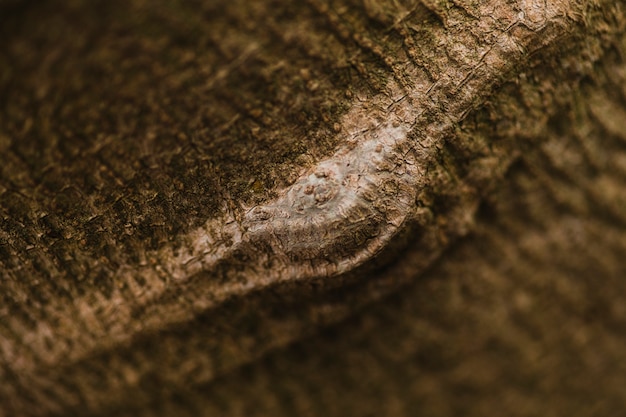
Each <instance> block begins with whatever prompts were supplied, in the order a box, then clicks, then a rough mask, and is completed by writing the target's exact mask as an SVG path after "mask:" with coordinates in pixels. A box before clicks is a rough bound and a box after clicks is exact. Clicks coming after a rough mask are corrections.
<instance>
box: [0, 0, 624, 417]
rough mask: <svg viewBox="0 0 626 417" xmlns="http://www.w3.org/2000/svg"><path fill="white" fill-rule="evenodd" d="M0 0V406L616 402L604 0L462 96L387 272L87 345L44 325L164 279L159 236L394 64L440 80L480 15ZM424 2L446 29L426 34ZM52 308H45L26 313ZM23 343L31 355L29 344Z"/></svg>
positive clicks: (619, 66) (379, 86)
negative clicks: (132, 273) (479, 90)
mask: <svg viewBox="0 0 626 417" xmlns="http://www.w3.org/2000/svg"><path fill="white" fill-rule="evenodd" d="M0 8H2V9H0V10H2V12H3V13H2V17H0V19H2V21H3V24H2V29H0V30H1V31H2V32H1V33H2V34H1V36H2V40H3V42H2V46H1V47H0V63H1V68H2V70H1V71H2V72H0V152H2V164H1V166H0V214H1V219H0V220H1V222H2V223H1V224H0V263H1V264H0V265H1V267H0V268H1V272H2V282H1V283H0V289H1V290H2V294H1V295H0V297H2V298H0V300H1V304H0V337H1V338H2V340H1V342H3V343H2V349H3V350H2V352H0V380H1V381H2V384H1V385H2V387H1V388H0V403H2V404H6V407H5V410H6V411H5V410H2V411H5V413H6V414H7V415H12V414H15V413H17V414H22V413H29V414H46V413H47V412H56V413H59V414H67V413H68V412H69V413H72V412H73V413H76V414H102V415H108V414H111V413H113V412H116V413H123V412H128V413H129V414H138V413H141V412H143V413H145V414H146V415H152V414H161V415H168V414H173V413H176V414H184V413H188V414H190V415H195V414H204V415H223V414H226V415H255V414H256V415H293V414H298V415H300V414H303V415H324V414H331V415H369V414H382V415H415V414H425V415H449V414H454V413H464V414H469V415H489V414H492V413H493V412H492V410H494V409H498V410H505V411H506V414H510V415H536V414H546V415H562V414H575V415H594V414H601V415H611V412H612V411H614V410H622V409H624V406H625V405H626V404H624V403H625V402H626V400H625V397H624V394H623V390H622V389H621V387H622V386H624V385H626V381H625V379H626V377H625V375H626V369H625V364H624V362H625V360H626V359H624V358H625V357H626V356H624V353H623V352H624V351H626V350H625V349H626V346H625V345H626V342H625V341H624V340H623V337H622V333H623V330H624V324H625V323H624V321H625V320H626V312H625V311H624V309H623V307H622V305H623V302H622V300H623V299H624V296H625V295H626V288H624V280H623V277H624V276H625V275H626V274H625V272H626V271H625V267H624V266H623V265H624V262H623V260H622V258H623V256H624V254H626V247H625V244H624V238H623V235H624V232H625V231H626V230H625V229H626V218H625V214H624V213H625V212H626V209H624V207H626V195H625V191H624V190H625V187H624V185H623V184H624V179H625V178H624V177H626V166H625V162H624V161H625V160H626V155H625V154H624V150H625V149H626V146H624V144H625V141H626V139H625V137H624V131H625V130H626V129H624V127H625V126H624V120H626V117H625V111H624V108H625V102H626V100H625V96H626V92H625V89H624V85H626V80H625V78H626V77H625V75H624V74H625V73H626V70H624V64H623V61H622V56H623V54H624V52H625V51H626V46H625V45H624V40H623V37H619V36H618V34H619V33H621V32H620V31H622V30H623V22H622V21H623V11H622V10H621V9H620V6H619V5H617V6H615V5H613V6H606V7H605V8H604V9H603V8H600V7H598V8H595V7H592V6H590V5H588V6H586V7H583V6H581V5H578V4H572V5H571V11H572V14H574V12H577V13H583V14H584V19H581V18H575V17H569V16H565V17H564V18H563V19H564V20H563V22H562V24H563V26H566V27H568V30H567V31H564V32H563V37H564V38H563V40H560V41H558V40H557V41H554V42H552V43H551V45H549V49H548V50H543V51H542V50H539V51H536V52H537V53H536V54H534V55H532V56H528V57H526V59H525V60H524V61H523V62H521V63H520V64H519V65H511V66H504V67H503V68H502V74H501V77H502V79H501V80H500V81H498V82H496V83H495V85H492V84H490V85H489V88H490V89H492V90H493V91H491V90H489V91H487V92H485V93H484V96H480V97H481V98H480V100H478V99H477V102H476V103H474V104H475V107H480V108H477V109H474V108H473V106H468V108H467V109H466V110H467V115H466V117H465V121H464V122H463V124H461V125H459V126H457V128H456V129H455V130H454V131H452V132H449V133H447V136H446V139H447V141H446V143H445V144H442V145H441V149H439V152H438V153H437V158H436V159H435V160H433V161H429V163H430V165H429V166H428V168H429V170H431V172H432V175H430V177H429V178H430V179H431V180H432V181H431V183H429V187H430V189H425V190H424V191H423V193H422V194H420V198H421V199H422V200H423V201H421V202H420V204H426V205H427V206H428V210H431V211H432V212H433V214H432V219H431V220H429V221H431V222H432V223H434V224H437V228H436V229H428V231H427V232H425V231H424V230H426V229H421V228H420V227H419V225H418V226H417V227H416V229H415V230H413V232H414V234H408V235H406V236H404V237H403V239H405V240H406V242H404V243H406V244H408V245H409V249H407V250H406V252H404V253H402V254H397V253H393V254H392V255H389V256H388V257H385V260H386V261H390V260H393V262H391V265H390V266H388V267H386V268H382V269H381V268H380V267H376V265H379V264H380V263H382V261H380V262H378V263H376V264H375V265H374V266H372V265H370V266H366V267H364V268H363V269H361V270H358V271H356V272H355V273H353V274H352V275H351V276H348V277H344V279H343V280H338V281H337V283H331V284H325V283H323V282H312V283H304V284H293V285H287V286H285V287H282V288H271V289H269V290H264V291H262V292H260V293H258V294H252V295H250V296H248V297H247V298H245V299H243V300H231V301H230V302H228V303H225V304H224V305H222V306H221V307H219V308H217V309H215V310H211V311H207V312H204V313H202V314H201V315H200V316H198V317H197V318H195V319H194V320H192V321H190V322H187V323H182V324H178V325H174V326H164V327H163V328H159V329H157V331H150V332H147V333H141V332H139V333H138V334H136V335H133V337H132V338H130V339H129V340H128V341H127V342H125V343H123V344H120V345H114V347H113V348H111V346H109V345H107V344H106V341H101V342H100V341H98V338H99V337H103V338H106V335H107V331H109V328H108V327H107V326H110V327H111V328H114V326H115V323H103V322H100V323H98V322H97V320H95V321H93V322H88V321H81V320H77V321H76V323H75V325H72V326H71V328H67V327H66V326H67V324H66V323H67V318H68V317H70V318H71V317H72V314H73V313H72V311H73V310H72V303H73V300H75V299H76V297H78V296H85V297H93V299H94V300H96V301H97V302H98V303H100V304H98V305H106V299H107V298H108V297H110V294H111V293H112V292H113V291H114V290H116V289H120V291H122V292H123V293H124V294H125V295H126V297H127V298H128V299H129V300H131V299H132V298H133V297H134V295H135V294H133V292H132V291H131V290H128V289H125V288H123V286H124V285H125V284H124V282H123V281H121V280H120V279H119V275H118V271H119V270H120V268H121V266H123V265H131V266H137V265H146V264H147V265H149V267H150V268H152V264H153V263H158V262H163V260H154V259H152V258H151V257H152V256H153V254H154V252H155V250H156V249H158V248H161V247H163V246H165V245H168V244H172V245H174V246H175V247H177V246H184V245H185V244H186V243H187V242H185V241H184V238H183V237H184V233H186V232H188V231H189V230H191V229H193V228H194V227H196V226H198V225H201V224H202V223H204V222H205V221H206V220H208V219H210V218H214V217H218V216H219V215H220V214H221V213H222V212H223V211H224V210H225V208H224V207H225V206H227V207H228V206H233V207H232V208H233V210H234V211H237V210H240V209H238V206H240V205H250V204H254V203H258V202H261V201H265V200H267V199H269V198H271V197H272V196H273V193H274V192H275V191H276V189H278V188H280V187H281V186H283V185H285V184H288V183H289V182H290V181H293V179H294V177H295V176H297V171H298V170H299V169H300V167H302V166H307V165H311V164H312V163H314V162H315V161H317V160H319V159H320V158H322V157H324V156H327V155H329V154H330V153H332V151H333V149H334V148H335V147H336V146H337V145H338V143H337V141H338V138H339V136H338V135H337V134H336V133H337V132H335V131H334V129H335V126H336V124H337V121H338V120H340V117H341V115H342V114H344V113H345V112H346V111H347V105H348V103H349V102H351V101H352V100H353V99H354V97H361V96H362V97H363V99H366V98H369V97H371V96H372V95H374V94H376V93H378V92H380V91H383V90H384V88H385V84H386V83H387V82H388V81H389V80H390V79H393V80H396V81H397V82H398V83H399V84H400V85H402V86H403V88H405V89H410V88H411V85H412V82H413V81H414V80H411V79H409V78H407V77H406V74H404V73H403V72H402V71H403V70H402V68H403V67H402V63H401V62H400V58H399V57H400V56H403V57H406V56H408V57H409V58H410V60H411V62H412V63H413V65H415V66H417V67H418V68H419V69H420V70H421V71H422V72H423V73H424V76H425V77H431V79H432V80H433V81H436V79H437V77H442V74H443V75H446V74H447V72H446V71H448V69H449V68H451V67H447V66H452V67H454V65H458V66H462V65H463V59H462V58H463V57H462V54H461V55H460V56H456V55H454V54H453V52H454V50H455V45H456V44H454V43H451V41H450V39H455V38H454V37H453V36H452V35H451V34H454V33H457V32H462V31H463V30H466V29H468V28H471V27H472V23H471V22H473V20H472V19H477V17H476V16H474V13H476V10H477V9H478V6H476V5H472V4H470V2H454V4H452V3H451V4H447V5H444V6H441V5H437V4H431V2H423V4H418V5H413V4H408V2H407V4H404V3H403V2H356V1H336V2H321V1H315V0H311V1H309V2H306V3H305V2H291V3H290V2H279V1H277V2H272V1H264V2H258V3H257V2H252V3H251V2H246V1H228V2H226V1H213V2H200V1H197V2H173V1H159V2H150V3H149V4H148V3H144V2H140V1H137V2H95V3H89V4H88V5H87V4H83V3H82V2H78V1H76V2H63V4H61V3H59V2H55V1H52V0H51V1H47V2H45V3H42V4H37V6H34V4H33V3H32V2H4V3H2V2H0ZM450 13H457V14H464V15H465V16H466V19H467V22H468V23H467V25H466V26H462V27H453V28H449V27H447V26H448V22H449V20H448V19H449V17H450V16H451V15H450ZM398 21H402V22H403V24H401V25H398V24H397V22H398ZM582 22H586V24H587V25H588V27H587V28H585V29H584V30H583V29H582ZM514 29H516V30H517V29H519V30H520V31H524V30H528V31H530V29H528V28H526V29H524V28H514ZM553 29H554V28H551V27H549V28H547V29H546V30H545V34H544V35H542V36H544V37H545V38H546V39H548V38H549V37H550V36H551V32H550V31H551V30H553ZM554 30H556V29H554ZM468 33H469V32H468ZM541 33H544V32H541ZM444 34H446V35H449V36H450V37H449V38H445V39H444V38H443V35H444ZM470 35H471V33H470V34H469V35H468V37H471V36H470ZM539 38H540V39H542V37H541V36H540V37H539ZM618 39H619V40H618ZM446 41H447V42H448V43H446ZM483 41H486V40H482V39H479V40H477V41H476V42H477V43H479V44H480V43H481V42H483ZM468 43H470V44H471V42H469V41H468ZM398 51H402V53H398ZM607 51H608V52H607ZM403 54H404V55H403ZM603 54H606V56H605V57H604V58H602V60H601V61H599V62H596V60H598V58H599V57H600V56H601V55H603ZM594 65H595V66H594ZM476 74H477V77H478V78H480V74H481V73H480V71H479V70H477V72H476ZM565 80H567V81H565ZM470 81H471V79H470ZM441 97H444V98H445V99H447V100H448V101H445V100H443V101H442V102H441V103H442V108H441V109H439V110H438V111H437V112H435V114H433V115H432V118H433V120H434V121H437V120H439V119H438V118H439V117H441V115H442V114H445V113H446V111H448V110H449V108H454V105H455V103H456V102H455V101H454V99H456V98H455V95H454V91H443V92H442V93H441V96H438V97H437V98H438V99H439V98H441ZM458 100H459V102H461V101H462V100H461V98H458ZM485 101H486V102H485ZM464 103H467V100H466V101H464ZM446 106H447V107H446ZM418 135H419V132H417V133H416V136H418ZM416 140H418V139H416ZM513 160H516V161H517V162H515V163H514V164H513V165H512V166H510V167H509V165H510V163H511V161H513ZM503 176H506V178H505V180H504V181H502V178H501V177H503ZM442 190H443V191H442ZM444 191H445V192H444ZM480 200H483V203H482V206H481V208H480V210H479V212H478V213H479V215H478V220H477V221H476V224H471V218H472V214H473V211H474V210H475V205H476V204H477V203H478V201H480ZM468 219H470V220H468ZM469 230H473V232H472V234H471V235H470V236H469V237H467V238H465V239H463V240H462V241H461V242H459V243H458V244H456V245H455V246H453V247H452V248H450V249H449V250H448V251H447V252H445V253H444V254H443V255H442V256H441V257H440V259H439V261H438V262H437V264H436V265H434V266H432V267H431V268H430V269H429V270H428V271H427V272H426V273H424V274H421V273H420V272H421V271H422V270H423V269H424V268H425V267H427V266H428V265H429V263H430V262H432V260H433V258H434V257H435V256H436V255H437V254H438V253H439V251H440V250H441V249H442V248H445V247H446V246H447V245H449V244H450V243H451V242H452V241H454V239H455V238H456V237H458V236H460V235H464V234H466V233H467V232H468V231H469ZM422 232H423V234H422ZM425 248H426V249H429V250H430V252H428V251H426V250H425ZM394 252H395V249H394ZM242 262H245V259H244V260H242ZM375 262H376V261H375ZM236 266H237V265H225V266H223V267H224V268H231V269H232V268H235V267H236ZM155 268H156V267H155ZM376 268H378V269H376ZM207 276H208V279H211V278H213V275H212V271H208V273H207ZM204 278H207V277H204ZM137 280H138V283H137V284H138V285H139V287H141V286H145V287H149V285H146V284H145V283H143V282H141V277H140V276H137ZM164 280H165V279H164ZM407 282H410V283H411V284H409V286H408V287H406V288H404V290H403V291H402V292H401V293H400V294H397V295H394V296H392V297H391V298H387V299H384V300H382V301H378V302H373V300H377V299H379V298H380V297H382V296H383V295H384V294H388V293H390V292H392V291H393V289H394V288H396V287H397V285H399V284H402V283H407ZM339 284H342V285H343V286H342V285H339ZM192 285H193V282H192ZM325 286H326V287H325ZM321 287H325V288H321ZM333 287H338V288H333ZM147 289H149V288H147ZM166 296H168V297H175V296H176V293H173V294H172V293H167V294H166ZM96 301H94V302H96ZM129 302H130V301H129ZM59 305H65V306H67V309H65V310H63V311H56V310H55V309H54V308H52V307H50V306H53V307H54V306H59ZM97 313H98V314H101V316H99V317H105V318H106V315H107V312H106V311H98V312H97ZM163 314H167V312H163ZM348 316H352V318H350V319H348V320H347V321H343V322H341V323H339V324H336V325H334V326H333V327H331V328H330V329H329V330H326V331H323V332H322V333H321V334H318V333H317V332H318V328H319V327H321V326H324V325H328V324H329V323H333V322H336V321H339V320H342V319H345V318H346V317H348ZM64 320H65V321H64ZM164 320H165V318H164ZM94 323H95V325H94ZM42 328H43V329H44V330H41V329H42ZM46 329H48V332H49V335H48V337H46V338H45V340H44V341H43V342H41V340H37V341H36V342H32V340H31V339H29V336H28V335H29V334H31V332H32V333H33V334H34V332H35V330H37V331H39V332H40V333H41V332H42V331H45V330H46ZM102 329H104V330H102ZM102 335H104V336H102ZM129 337H130V336H129ZM298 339H304V341H303V342H299V343H296V344H295V345H293V346H291V347H288V348H284V346H285V345H286V344H288V343H291V342H294V341H296V340H298ZM94 341H95V342H94ZM102 346H103V347H102ZM281 346H282V348H281ZM277 348H279V349H278V350H275V349H277ZM272 350H274V351H273V352H272ZM268 351H269V352H271V353H270V354H269V355H267V352H268ZM265 355H267V356H265ZM51 358H52V359H51ZM244 364H248V365H246V366H244V368H242V369H240V370H238V368H239V367H241V366H242V365H244ZM2 411H0V415H2Z"/></svg>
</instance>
